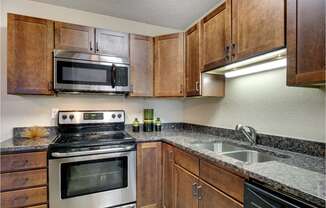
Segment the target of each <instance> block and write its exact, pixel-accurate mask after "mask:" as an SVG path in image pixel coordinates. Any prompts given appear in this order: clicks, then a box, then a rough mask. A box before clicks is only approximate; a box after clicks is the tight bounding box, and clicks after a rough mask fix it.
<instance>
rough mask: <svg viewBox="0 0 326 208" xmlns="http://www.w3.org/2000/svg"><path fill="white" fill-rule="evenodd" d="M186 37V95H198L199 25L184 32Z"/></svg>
mask: <svg viewBox="0 0 326 208" xmlns="http://www.w3.org/2000/svg"><path fill="white" fill-rule="evenodd" d="M185 36H186V37H185V39H186V95H187V96H199V95H200V72H201V70H200V47H199V43H200V25H199V24H196V25H194V26H193V27H191V28H190V29H189V30H187V32H186V33H185Z"/></svg>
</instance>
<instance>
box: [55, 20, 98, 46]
mask: <svg viewBox="0 0 326 208" xmlns="http://www.w3.org/2000/svg"><path fill="white" fill-rule="evenodd" d="M55 48H56V49H63V50H70V51H78V52H94V51H95V50H94V28H92V27H87V26H81V25H74V24H68V23H63V22H55Z"/></svg>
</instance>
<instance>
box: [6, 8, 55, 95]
mask: <svg viewBox="0 0 326 208" xmlns="http://www.w3.org/2000/svg"><path fill="white" fill-rule="evenodd" d="M7 37H8V45H7V49H8V50H7V51H8V56H7V58H8V60H7V91H8V93H9V94H41V95H50V94H52V93H53V92H52V79H53V78H52V63H53V60H52V51H53V47H54V46H53V22H52V21H50V20H45V19H39V18H32V17H26V16H20V15H15V14H8V35H7Z"/></svg>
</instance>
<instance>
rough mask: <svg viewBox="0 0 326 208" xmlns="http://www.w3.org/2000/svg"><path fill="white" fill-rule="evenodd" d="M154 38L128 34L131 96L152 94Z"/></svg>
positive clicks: (149, 95) (148, 95)
mask: <svg viewBox="0 0 326 208" xmlns="http://www.w3.org/2000/svg"><path fill="white" fill-rule="evenodd" d="M153 46H154V39H153V38H152V37H147V36H142V35H133V34H132V35H130V66H131V73H130V79H131V86H132V92H131V93H130V95H131V96H143V97H151V96H153V94H154V90H153V84H154V82H153V81H154V73H153V58H154V57H153V55H154V48H153Z"/></svg>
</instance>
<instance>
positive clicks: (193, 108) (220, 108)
mask: <svg viewBox="0 0 326 208" xmlns="http://www.w3.org/2000/svg"><path fill="white" fill-rule="evenodd" d="M285 79H286V70H285V69H281V70H276V71H270V72H263V73H259V74H255V75H248V76H243V77H238V78H234V79H228V80H227V82H226V95H225V98H223V99H186V101H185V102H184V106H183V107H184V115H183V117H184V121H185V122H190V123H197V124H204V125H208V126H217V127H224V128H230V129H234V127H235V125H236V124H238V123H240V124H244V125H251V126H253V127H255V128H256V129H257V130H258V132H261V133H267V134H275V135H281V136H290V137H296V138H304V139H308V140H314V141H321V142H325V89H312V88H298V87H286V84H285V83H286V80H285Z"/></svg>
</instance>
